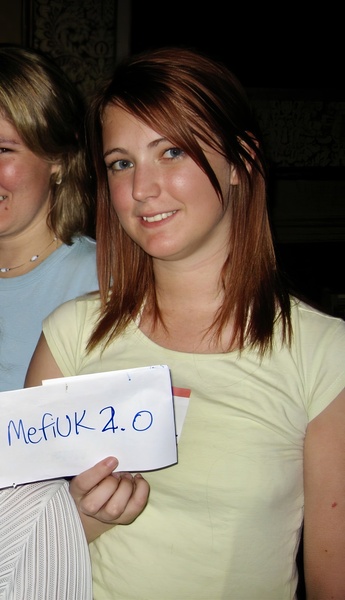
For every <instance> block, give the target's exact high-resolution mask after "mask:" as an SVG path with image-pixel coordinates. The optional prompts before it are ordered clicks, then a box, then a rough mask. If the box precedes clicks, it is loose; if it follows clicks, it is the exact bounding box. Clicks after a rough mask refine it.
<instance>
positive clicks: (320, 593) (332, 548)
mask: <svg viewBox="0 0 345 600" xmlns="http://www.w3.org/2000/svg"><path fill="white" fill-rule="evenodd" d="M304 490H305V492H304V493H305V513H304V572H305V582H306V591H307V598H308V600H325V598H332V600H344V598H345V569H344V564H345V390H343V391H342V392H341V393H340V394H339V396H337V398H336V399H335V400H334V401H333V402H332V403H331V404H330V405H329V406H328V407H327V408H326V409H325V410H324V411H322V413H321V414H320V415H318V416H317V417H316V418H315V419H313V420H312V421H311V422H310V424H309V425H308V428H307V433H306V437H305V447H304Z"/></svg>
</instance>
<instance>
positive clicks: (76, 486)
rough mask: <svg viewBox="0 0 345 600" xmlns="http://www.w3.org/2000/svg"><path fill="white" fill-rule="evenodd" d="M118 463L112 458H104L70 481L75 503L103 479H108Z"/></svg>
mask: <svg viewBox="0 0 345 600" xmlns="http://www.w3.org/2000/svg"><path fill="white" fill-rule="evenodd" d="M118 464H119V461H118V460H117V458H115V457H114V456H108V457H107V458H104V459H103V460H101V461H100V462H98V463H97V464H96V465H94V466H93V467H91V468H90V469H87V470H86V471H83V472H82V473H80V474H79V475H77V476H76V477H73V479H71V481H70V492H71V494H72V496H73V498H74V500H75V501H78V500H79V499H80V498H81V497H83V496H85V494H88V493H89V492H90V490H92V489H93V488H94V487H95V486H96V485H98V484H99V483H100V482H101V481H102V480H103V479H105V478H106V477H108V476H109V475H110V474H111V473H112V472H113V470H114V469H116V467H117V466H118Z"/></svg>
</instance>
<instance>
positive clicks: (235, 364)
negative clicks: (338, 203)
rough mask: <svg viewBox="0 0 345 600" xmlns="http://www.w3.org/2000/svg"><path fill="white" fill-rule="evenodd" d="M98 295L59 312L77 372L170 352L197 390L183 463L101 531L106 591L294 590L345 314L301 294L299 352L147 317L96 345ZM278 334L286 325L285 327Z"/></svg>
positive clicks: (178, 379) (263, 599)
mask: <svg viewBox="0 0 345 600" xmlns="http://www.w3.org/2000/svg"><path fill="white" fill-rule="evenodd" d="M97 308H98V302H97V300H90V299H89V300H87V299H81V300H79V301H77V302H75V301H71V302H68V303H66V304H65V305H63V306H62V307H60V308H59V309H57V311H55V313H54V314H53V316H51V317H50V318H48V319H47V320H46V321H45V325H44V332H45V335H46V338H47V341H48V343H49V345H50V348H51V350H52V352H53V354H54V356H55V359H56V361H57V363H58V364H59V367H60V368H61V369H62V372H63V373H64V375H66V376H67V375H76V374H83V373H91V372H96V371H111V370H114V369H125V368H132V367H139V366H145V365H153V364H167V365H168V366H169V367H170V369H171V375H172V382H173V385H174V386H177V387H180V388H189V389H191V397H190V404H189V409H188V412H187V416H186V420H185V423H184V427H183V430H182V434H181V437H180V441H179V446H178V464H177V465H174V466H172V467H169V468H166V469H162V470H160V471H156V472H151V473H147V474H146V476H147V479H148V481H149V482H150V485H151V493H150V499H149V502H148V505H147V507H146V508H145V510H144V512H143V513H142V514H141V515H140V516H139V517H138V518H137V519H136V521H134V523H132V524H131V525H128V526H117V527H114V529H112V530H111V531H109V532H107V533H106V534H104V535H102V536H101V537H100V538H99V539H98V540H96V541H95V542H94V543H93V544H91V547H90V548H91V558H92V564H93V580H94V599H95V600H221V599H227V600H291V599H292V598H294V597H295V590H296V585H297V575H296V568H295V563H294V558H295V554H296V551H297V546H298V541H299V536H300V528H301V523H302V518H303V456H302V455H303V440H304V435H305V430H306V426H307V423H308V421H309V420H310V419H312V418H313V417H315V416H316V415H317V414H319V413H320V412H321V411H322V410H323V409H324V408H325V407H326V406H327V405H328V404H329V403H330V402H331V401H332V399H334V398H335V397H336V396H337V394H338V393H339V392H340V391H341V390H342V389H343V387H344V385H345V373H344V369H343V360H344V348H345V322H344V321H342V320H340V319H334V318H332V317H329V316H326V315H323V314H321V313H318V312H316V311H315V310H314V309H312V308H309V307H307V306H306V305H303V304H300V305H295V306H294V307H293V311H292V316H293V326H294V341H293V345H292V349H291V351H289V350H288V349H287V348H281V346H280V344H279V343H278V341H277V344H276V345H275V347H274V349H273V354H272V356H271V357H266V358H265V359H264V360H263V362H262V363H260V361H259V358H258V355H257V354H256V353H255V352H253V351H244V352H243V354H242V356H241V357H239V354H238V353H237V352H233V353H227V354H213V355H212V354H211V355H205V354H203V355H197V354H187V353H179V352H175V351H171V350H165V349H164V348H161V347H159V346H157V345H156V344H154V343H152V342H151V341H150V340H149V339H148V338H147V337H145V336H144V335H143V334H142V333H141V332H140V330H138V328H137V327H136V325H135V324H134V323H133V324H132V325H131V327H129V328H128V331H127V333H126V335H125V336H122V337H121V338H120V339H119V340H116V341H115V342H114V343H112V344H111V346H110V347H109V348H108V349H106V350H105V352H104V354H103V356H102V357H100V355H99V351H97V352H93V353H92V354H91V355H90V356H86V355H85V352H84V348H85V343H86V341H87V338H88V336H89V334H90V332H91V328H92V326H93V324H94V318H95V315H96V314H97ZM277 335H278V334H277Z"/></svg>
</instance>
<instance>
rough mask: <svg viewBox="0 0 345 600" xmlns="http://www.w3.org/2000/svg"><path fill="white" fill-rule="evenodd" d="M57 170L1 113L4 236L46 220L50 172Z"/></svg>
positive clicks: (0, 230)
mask: <svg viewBox="0 0 345 600" xmlns="http://www.w3.org/2000/svg"><path fill="white" fill-rule="evenodd" d="M57 170H58V166H57V165H51V164H49V163H48V162H47V161H45V160H43V159H42V158H40V157H38V156H36V155H35V154H34V153H33V152H31V150H29V149H28V148H27V147H26V145H25V144H24V142H23V141H22V140H21V138H20V136H19V135H18V133H17V131H16V129H15V128H14V127H13V125H12V124H11V123H9V121H7V120H6V119H4V118H3V117H1V116H0V237H1V236H7V235H8V236H15V235H16V234H20V233H21V232H23V231H25V230H26V229H27V228H30V227H34V225H35V223H37V222H38V221H41V220H42V219H44V220H46V217H47V213H48V209H49V192H50V185H49V182H50V176H51V174H52V173H53V172H56V171H57Z"/></svg>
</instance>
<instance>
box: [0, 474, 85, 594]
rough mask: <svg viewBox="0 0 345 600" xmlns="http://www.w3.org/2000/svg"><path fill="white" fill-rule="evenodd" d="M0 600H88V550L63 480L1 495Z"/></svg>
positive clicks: (1, 492) (5, 491) (32, 485)
mask: <svg viewBox="0 0 345 600" xmlns="http://www.w3.org/2000/svg"><path fill="white" fill-rule="evenodd" d="M0 532H1V534H0V599H1V600H92V577H91V565H90V557H89V550H88V545H87V542H86V538H85V534H84V530H83V527H82V525H81V521H80V519H79V515H78V512H77V509H76V506H75V504H74V501H73V499H72V497H71V495H70V493H69V490H68V483H67V482H66V481H64V480H56V481H50V482H49V481H47V482H39V483H33V484H27V485H22V486H18V487H17V488H7V489H4V490H0Z"/></svg>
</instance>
